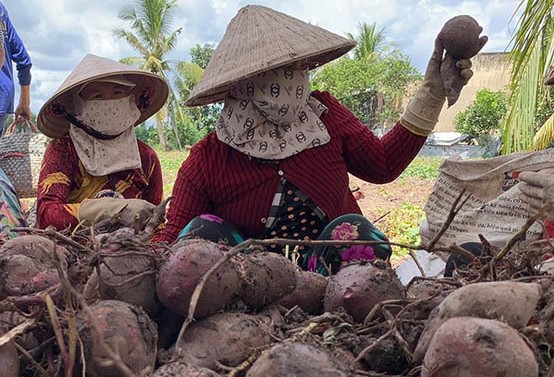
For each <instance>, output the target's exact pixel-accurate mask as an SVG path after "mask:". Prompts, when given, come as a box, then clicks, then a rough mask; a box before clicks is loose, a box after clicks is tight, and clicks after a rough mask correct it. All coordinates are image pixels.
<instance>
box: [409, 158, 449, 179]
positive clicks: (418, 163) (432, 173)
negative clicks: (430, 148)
mask: <svg viewBox="0 0 554 377" xmlns="http://www.w3.org/2000/svg"><path fill="white" fill-rule="evenodd" d="M443 161H444V158H442V157H416V158H415V159H414V160H413V161H412V163H411V164H410V165H408V167H407V168H406V170H404V172H402V175H401V176H400V179H403V178H420V179H435V178H437V177H438V176H439V167H440V166H441V164H442V162H443Z"/></svg>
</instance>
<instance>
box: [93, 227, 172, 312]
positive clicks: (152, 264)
mask: <svg viewBox="0 0 554 377" xmlns="http://www.w3.org/2000/svg"><path fill="white" fill-rule="evenodd" d="M116 241H117V242H124V240H123V241H122V240H121V239H120V238H117V237H116V239H115V240H110V239H108V240H106V241H105V242H104V243H103V244H102V246H101V248H100V250H99V252H100V253H103V254H114V256H113V257H107V256H105V257H102V258H101V260H100V263H99V264H98V266H97V267H96V268H95V269H94V270H93V272H92V274H91V275H90V277H89V279H88V281H87V284H86V285H85V288H84V290H83V294H84V297H85V299H86V300H87V301H89V302H91V301H92V302H94V301H95V300H96V299H101V300H119V301H123V302H126V303H129V304H132V305H137V306H140V307H142V308H143V309H144V310H145V311H146V313H148V315H150V316H151V317H156V315H157V314H158V313H159V312H160V309H161V304H160V302H159V300H158V297H157V295H156V274H157V267H156V261H155V260H154V256H152V257H150V256H148V255H140V254H133V253H132V252H133V251H136V252H142V253H147V250H146V249H140V248H138V247H133V242H134V241H133V240H132V239H129V240H128V241H127V242H128V243H129V246H127V247H120V248H116V249H115V251H114V250H113V249H114V247H113V244H114V242H116ZM120 246H121V245H120ZM98 271H99V272H100V278H99V276H98Z"/></svg>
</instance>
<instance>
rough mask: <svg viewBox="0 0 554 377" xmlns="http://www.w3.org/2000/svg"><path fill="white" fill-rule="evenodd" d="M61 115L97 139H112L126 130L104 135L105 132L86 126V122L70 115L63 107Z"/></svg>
mask: <svg viewBox="0 0 554 377" xmlns="http://www.w3.org/2000/svg"><path fill="white" fill-rule="evenodd" d="M63 115H64V116H65V119H67V120H68V122H69V123H71V124H72V125H74V126H75V127H77V128H80V129H81V130H83V131H85V132H86V133H87V135H89V136H92V137H94V138H96V139H99V140H113V139H115V138H117V137H119V136H121V135H122V134H123V132H125V131H126V130H125V131H123V132H120V133H118V134H117V135H106V134H103V133H102V132H99V131H96V130H95V129H94V128H92V127H90V126H87V125H86V124H84V123H83V122H81V121H80V120H79V119H77V118H76V117H74V116H73V115H71V114H69V113H68V112H67V111H65V109H63Z"/></svg>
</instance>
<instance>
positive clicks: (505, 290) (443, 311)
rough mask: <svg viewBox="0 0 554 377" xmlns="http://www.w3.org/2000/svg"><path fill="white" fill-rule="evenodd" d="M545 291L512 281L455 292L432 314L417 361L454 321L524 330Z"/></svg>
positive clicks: (488, 283) (481, 284)
mask: <svg viewBox="0 0 554 377" xmlns="http://www.w3.org/2000/svg"><path fill="white" fill-rule="evenodd" d="M542 291H543V289H542V286H541V285H540V284H539V283H518V282H511V281H499V282H486V283H474V284H469V285H466V286H464V287H461V288H458V289H456V290H455V291H454V292H452V293H451V294H449V295H448V296H447V297H446V298H445V299H444V300H443V301H442V302H441V303H440V305H439V306H437V307H436V308H435V309H434V310H433V311H432V312H431V315H430V316H429V321H428V323H427V325H426V326H425V329H424V330H423V333H422V334H421V337H420V338H419V341H418V344H417V347H416V349H415V351H414V360H415V361H416V362H418V361H421V360H422V359H423V356H424V355H425V352H426V351H427V347H428V346H429V342H430V341H431V338H432V337H433V334H434V333H435V331H436V330H437V329H438V328H439V327H440V326H441V325H442V324H443V323H444V322H445V321H446V320H448V319H449V318H452V317H479V318H488V319H501V320H502V321H504V322H506V323H507V324H508V325H510V326H512V327H514V328H516V329H519V328H521V327H523V326H525V325H526V324H527V322H529V319H530V318H531V317H532V316H533V314H534V312H535V308H536V306H537V303H538V302H539V300H540V298H541V296H542Z"/></svg>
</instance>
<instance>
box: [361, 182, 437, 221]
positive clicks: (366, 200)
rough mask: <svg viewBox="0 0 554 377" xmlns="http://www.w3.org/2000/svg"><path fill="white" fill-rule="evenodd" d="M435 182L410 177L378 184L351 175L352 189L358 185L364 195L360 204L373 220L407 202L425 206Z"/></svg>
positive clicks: (364, 212)
mask: <svg viewBox="0 0 554 377" xmlns="http://www.w3.org/2000/svg"><path fill="white" fill-rule="evenodd" d="M434 183H435V181H434V180H429V179H419V178H411V177H410V178H402V179H397V180H395V181H394V182H391V183H387V184H383V185H376V184H372V183H367V182H365V181H362V180H361V179H359V178H356V177H354V176H351V177H350V186H351V189H354V188H355V187H358V188H359V191H360V192H361V193H362V196H363V197H362V198H360V199H358V205H359V206H360V208H361V209H362V212H363V214H364V215H365V216H366V217H367V218H368V219H369V220H370V221H373V222H375V220H376V219H378V218H380V217H382V216H383V215H385V214H387V213H388V212H390V211H391V210H392V209H394V208H398V207H399V206H401V205H402V203H405V202H409V203H411V204H413V205H414V206H419V207H421V208H423V206H424V205H425V203H426V202H427V198H429V195H430V194H431V191H432V189H433V185H434Z"/></svg>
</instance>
